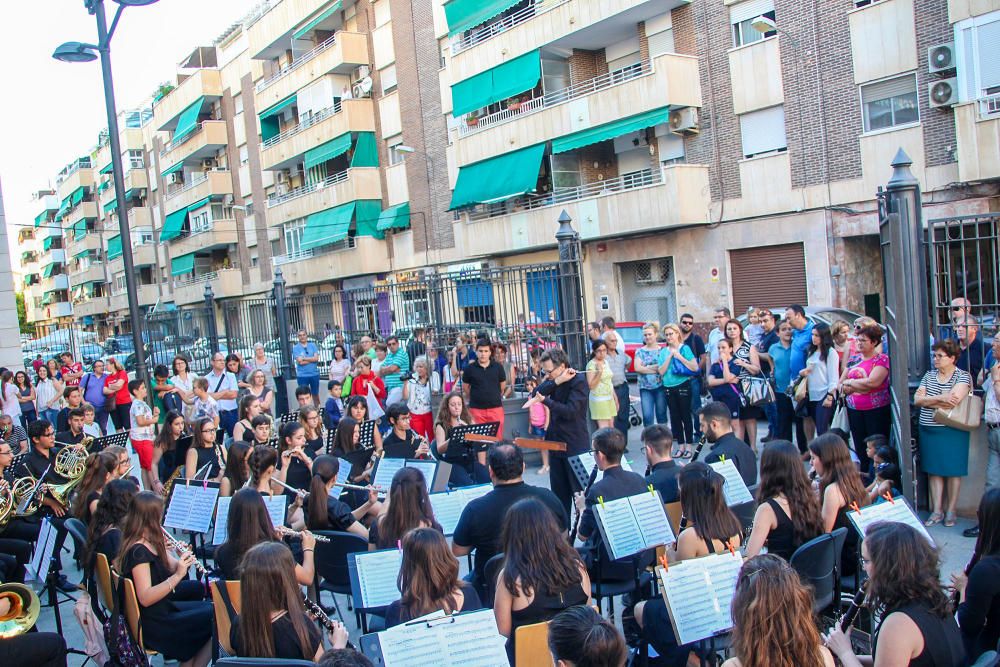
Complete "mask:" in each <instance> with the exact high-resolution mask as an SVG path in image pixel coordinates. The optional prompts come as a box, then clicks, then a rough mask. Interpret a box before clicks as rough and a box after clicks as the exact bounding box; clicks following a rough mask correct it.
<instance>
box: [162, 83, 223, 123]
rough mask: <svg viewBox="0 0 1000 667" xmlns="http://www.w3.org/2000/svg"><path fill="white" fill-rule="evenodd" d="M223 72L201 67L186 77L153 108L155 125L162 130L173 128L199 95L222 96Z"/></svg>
mask: <svg viewBox="0 0 1000 667" xmlns="http://www.w3.org/2000/svg"><path fill="white" fill-rule="evenodd" d="M222 90H223V85H222V73H221V72H220V71H219V70H217V69H199V70H197V71H196V72H195V73H194V74H192V75H191V76H189V77H188V78H186V79H184V80H183V81H182V82H181V83H180V85H179V86H177V87H176V88H174V89H173V90H171V91H170V93H169V94H167V96H166V97H164V98H163V99H161V100H160V101H159V103H158V104H157V105H156V106H155V107H154V108H153V127H155V128H156V129H157V130H160V131H167V130H171V129H173V127H174V125H175V124H176V120H177V116H179V115H180V113H181V112H182V111H184V109H186V108H188V107H189V106H191V105H192V104H194V103H195V101H197V99H198V98H199V97H208V98H219V97H222Z"/></svg>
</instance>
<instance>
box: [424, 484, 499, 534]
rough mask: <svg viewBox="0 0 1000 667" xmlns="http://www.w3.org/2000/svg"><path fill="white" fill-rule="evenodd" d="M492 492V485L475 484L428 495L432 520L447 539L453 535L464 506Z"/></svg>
mask: <svg viewBox="0 0 1000 667" xmlns="http://www.w3.org/2000/svg"><path fill="white" fill-rule="evenodd" d="M492 490H493V485H492V484H477V485H475V486H464V487H461V488H458V489H452V490H450V491H441V492H439V493H432V494H430V500H431V507H432V508H433V509H434V518H435V519H437V520H438V523H440V524H441V528H443V529H444V534H445V535H446V536H449V537H450V536H451V535H453V534H454V533H455V527H456V526H457V525H458V520H459V519H460V518H462V512H463V511H465V506H466V505H468V504H469V503H470V502H472V501H473V500H475V499H476V498H482V497H483V496H485V495H486V494H487V493H489V492H490V491H492Z"/></svg>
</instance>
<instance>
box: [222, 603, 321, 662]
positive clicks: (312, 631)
mask: <svg viewBox="0 0 1000 667" xmlns="http://www.w3.org/2000/svg"><path fill="white" fill-rule="evenodd" d="M305 622H306V630H307V631H308V633H309V643H310V644H311V645H312V647H313V648H312V652H311V653H310V654H309V655H302V644H301V643H299V636H298V635H297V634H295V626H294V625H292V620H291V619H290V618H288V614H284V615H282V616H281V617H279V618H277V619H275V620H274V621H272V622H271V641H272V642H274V657H275V658H278V659H281V660H310V661H311V660H312V659H313V657H314V656H315V655H316V651H318V650H319V647H320V644H321V642H322V641H323V635H322V634H320V631H319V628H317V627H316V624H315V623H313V622H312V621H310V620H309V618H308V617H306V618H305ZM229 642H230V644H232V647H233V650H234V651H236V655H238V656H241V657H248V656H247V655H246V654H245V653H244V652H243V642H242V640H241V638H240V618H239V616H237V617H236V620H235V621H233V625H232V627H231V628H230V629H229Z"/></svg>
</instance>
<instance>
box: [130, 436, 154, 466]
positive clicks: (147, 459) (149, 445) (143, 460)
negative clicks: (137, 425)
mask: <svg viewBox="0 0 1000 667" xmlns="http://www.w3.org/2000/svg"><path fill="white" fill-rule="evenodd" d="M129 442H131V443H132V449H134V450H135V453H136V454H137V455H138V456H139V467H140V468H142V469H143V470H152V469H153V441H152V440H129Z"/></svg>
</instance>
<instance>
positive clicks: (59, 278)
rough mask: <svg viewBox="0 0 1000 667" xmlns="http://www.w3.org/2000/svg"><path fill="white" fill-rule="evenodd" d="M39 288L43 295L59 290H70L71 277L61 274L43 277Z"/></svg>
mask: <svg viewBox="0 0 1000 667" xmlns="http://www.w3.org/2000/svg"><path fill="white" fill-rule="evenodd" d="M38 286H39V287H40V288H41V292H42V293H45V292H51V291H52V290H57V289H69V276H68V275H66V274H65V273H60V274H57V275H54V276H49V277H48V278H44V277H43V278H42V281H41V282H40V283H38Z"/></svg>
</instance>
